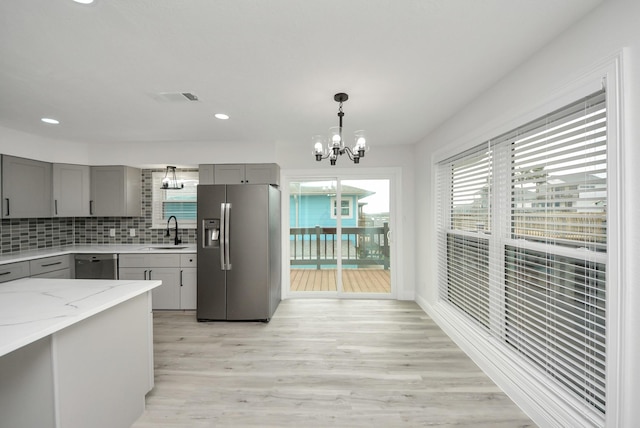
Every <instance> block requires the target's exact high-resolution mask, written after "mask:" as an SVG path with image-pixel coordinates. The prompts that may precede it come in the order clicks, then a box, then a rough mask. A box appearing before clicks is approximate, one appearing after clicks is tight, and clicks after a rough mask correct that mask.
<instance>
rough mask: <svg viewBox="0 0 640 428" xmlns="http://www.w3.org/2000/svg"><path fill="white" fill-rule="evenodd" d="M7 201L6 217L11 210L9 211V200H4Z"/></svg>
mask: <svg viewBox="0 0 640 428" xmlns="http://www.w3.org/2000/svg"><path fill="white" fill-rule="evenodd" d="M5 199H6V200H7V215H8V216H9V215H11V210H10V209H9V198H5Z"/></svg>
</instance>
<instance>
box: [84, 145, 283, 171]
mask: <svg viewBox="0 0 640 428" xmlns="http://www.w3.org/2000/svg"><path fill="white" fill-rule="evenodd" d="M260 162H264V163H272V162H277V160H276V151H275V144H273V143H269V142H254V143H245V142H243V143H234V142H230V143H227V144H221V143H212V142H192V143H175V142H170V141H156V142H137V143H111V144H104V145H93V146H91V147H90V148H89V164H90V165H119V164H125V165H130V166H135V167H139V168H151V167H164V166H166V165H176V166H180V167H197V166H198V164H201V163H260Z"/></svg>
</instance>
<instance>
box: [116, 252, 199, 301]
mask: <svg viewBox="0 0 640 428" xmlns="http://www.w3.org/2000/svg"><path fill="white" fill-rule="evenodd" d="M189 260H190V261H189ZM181 264H184V265H185V267H184V268H183V267H181ZM119 266H120V267H119V270H118V278H119V279H124V280H151V279H153V280H160V281H162V285H161V286H160V287H156V288H154V289H153V292H152V307H153V309H172V310H186V309H195V307H196V306H195V303H196V301H195V300H196V255H195V254H174V253H171V254H157V253H154V254H120V256H119Z"/></svg>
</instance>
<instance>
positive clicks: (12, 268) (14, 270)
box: [0, 261, 29, 283]
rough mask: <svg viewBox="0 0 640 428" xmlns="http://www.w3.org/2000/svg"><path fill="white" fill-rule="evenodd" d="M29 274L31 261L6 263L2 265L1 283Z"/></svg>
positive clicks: (25, 276) (0, 266) (0, 270)
mask: <svg viewBox="0 0 640 428" xmlns="http://www.w3.org/2000/svg"><path fill="white" fill-rule="evenodd" d="M28 276H29V262H28V261H24V262H16V263H6V264H3V265H0V283H1V282H7V281H12V280H14V279H20V278H27V277H28Z"/></svg>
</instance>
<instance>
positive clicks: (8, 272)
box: [0, 270, 11, 276]
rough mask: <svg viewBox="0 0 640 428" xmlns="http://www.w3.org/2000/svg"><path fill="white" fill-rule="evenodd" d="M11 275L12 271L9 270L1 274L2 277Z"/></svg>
mask: <svg viewBox="0 0 640 428" xmlns="http://www.w3.org/2000/svg"><path fill="white" fill-rule="evenodd" d="M10 273H11V271H10V270H8V271H6V272H0V276H3V275H9V274H10Z"/></svg>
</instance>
